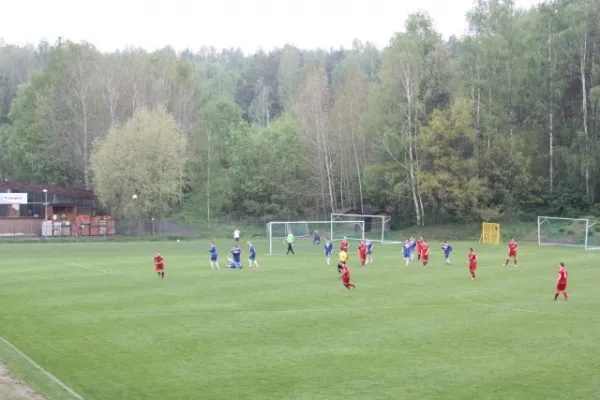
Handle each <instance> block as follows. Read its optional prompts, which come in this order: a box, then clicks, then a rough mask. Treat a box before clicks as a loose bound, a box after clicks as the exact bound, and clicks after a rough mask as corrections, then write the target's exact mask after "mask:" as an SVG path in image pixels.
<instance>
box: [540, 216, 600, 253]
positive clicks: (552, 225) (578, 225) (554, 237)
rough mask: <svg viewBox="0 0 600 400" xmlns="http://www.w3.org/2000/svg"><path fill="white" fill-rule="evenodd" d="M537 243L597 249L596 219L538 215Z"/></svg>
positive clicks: (599, 247) (598, 247)
mask: <svg viewBox="0 0 600 400" xmlns="http://www.w3.org/2000/svg"><path fill="white" fill-rule="evenodd" d="M538 244H539V245H540V246H570V247H583V248H584V249H586V250H598V249H600V246H599V245H598V241H597V237H596V221H595V220H593V219H587V218H558V217H538Z"/></svg>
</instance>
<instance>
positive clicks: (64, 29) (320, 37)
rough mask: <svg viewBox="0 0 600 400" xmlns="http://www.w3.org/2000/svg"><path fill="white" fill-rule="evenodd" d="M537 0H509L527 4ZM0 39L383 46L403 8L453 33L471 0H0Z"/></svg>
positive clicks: (110, 46) (116, 45) (398, 26)
mask: <svg viewBox="0 0 600 400" xmlns="http://www.w3.org/2000/svg"><path fill="white" fill-rule="evenodd" d="M539 2H540V0H516V4H517V6H519V7H529V6H531V5H534V4H537V3H539ZM2 3H5V4H2V7H1V12H2V14H0V38H4V39H5V41H6V42H8V43H12V44H19V45H23V44H26V43H37V42H38V41H39V40H40V39H42V38H46V39H47V40H48V41H50V42H54V41H55V40H56V39H57V38H58V37H59V36H62V37H63V38H64V39H69V40H73V41H77V42H78V41H82V40H85V41H88V42H90V43H92V44H94V45H96V46H97V47H98V48H99V49H100V50H103V51H112V50H115V49H122V48H124V47H127V46H136V47H144V48H146V49H148V50H155V49H157V48H161V47H164V46H165V45H171V46H172V47H174V48H175V49H176V50H182V49H184V48H186V47H189V48H191V49H194V50H195V49H199V48H200V47H202V46H214V47H215V48H217V49H221V48H229V47H240V48H242V50H244V51H245V52H254V51H255V50H256V49H257V48H259V47H262V48H263V49H265V50H271V49H272V48H274V47H281V46H283V45H284V44H286V43H290V44H294V45H296V46H298V47H300V48H316V47H321V48H324V49H329V48H330V47H339V46H344V47H349V46H350V45H351V43H352V40H353V39H354V38H358V39H360V40H362V41H371V42H373V43H375V44H376V45H377V46H379V47H383V46H385V45H387V43H388V42H389V40H390V38H391V37H392V36H393V34H394V33H395V32H398V31H401V30H402V29H403V27H404V21H405V20H406V17H407V15H408V14H409V13H411V12H415V11H419V10H422V11H427V12H429V14H430V15H431V16H432V17H433V19H434V20H435V22H436V29H437V30H438V31H439V32H441V33H442V34H443V35H444V36H445V37H448V36H449V35H451V34H456V35H459V36H460V35H461V34H462V33H463V32H464V30H465V27H466V23H465V13H466V12H467V11H468V10H469V9H470V8H471V5H472V4H473V1H472V0H418V1H415V2H413V1H411V0H168V1H167V0H102V1H99V0H52V1H51V0H19V1H16V0H15V1H2Z"/></svg>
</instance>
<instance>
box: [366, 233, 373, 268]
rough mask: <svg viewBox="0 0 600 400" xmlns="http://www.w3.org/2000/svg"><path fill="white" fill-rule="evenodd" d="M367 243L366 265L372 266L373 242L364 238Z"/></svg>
mask: <svg viewBox="0 0 600 400" xmlns="http://www.w3.org/2000/svg"><path fill="white" fill-rule="evenodd" d="M365 240H366V241H367V263H368V264H373V242H372V241H371V239H369V238H365Z"/></svg>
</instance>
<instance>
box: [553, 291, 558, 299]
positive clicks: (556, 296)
mask: <svg viewBox="0 0 600 400" xmlns="http://www.w3.org/2000/svg"><path fill="white" fill-rule="evenodd" d="M558 294H559V293H558V292H556V293H554V300H556V299H558Z"/></svg>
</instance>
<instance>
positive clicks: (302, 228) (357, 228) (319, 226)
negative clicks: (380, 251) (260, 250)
mask: <svg viewBox="0 0 600 400" xmlns="http://www.w3.org/2000/svg"><path fill="white" fill-rule="evenodd" d="M290 232H291V233H292V234H293V235H294V238H295V239H299V240H298V241H297V242H296V244H295V247H296V248H297V249H298V248H300V251H301V252H303V253H305V252H307V251H308V252H312V253H314V252H315V250H316V249H318V250H317V251H319V252H321V251H322V250H323V247H322V246H319V247H317V248H315V243H313V239H314V237H315V234H316V235H317V236H319V238H320V242H319V243H318V244H319V245H322V244H323V243H324V241H325V239H326V238H330V239H331V240H332V241H334V240H341V238H339V239H338V238H337V237H336V236H334V235H339V234H340V232H344V233H346V236H347V237H348V238H350V237H352V238H353V239H357V240H362V239H364V238H365V224H364V222H363V221H271V222H269V223H267V232H266V234H267V238H268V239H269V254H270V255H273V254H279V253H281V252H280V251H277V250H278V249H280V250H281V251H282V252H285V246H283V245H282V243H284V242H285V239H286V237H287V235H288V234H289V233H290ZM350 234H351V235H352V236H350ZM334 237H335V238H334ZM343 237H344V236H342V238H343Z"/></svg>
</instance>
